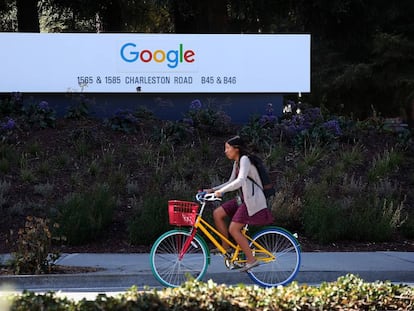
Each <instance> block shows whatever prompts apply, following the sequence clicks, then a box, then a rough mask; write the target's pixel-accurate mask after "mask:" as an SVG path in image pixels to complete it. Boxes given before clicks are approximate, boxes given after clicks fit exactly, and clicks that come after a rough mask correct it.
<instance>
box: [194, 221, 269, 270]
mask: <svg viewBox="0 0 414 311" xmlns="http://www.w3.org/2000/svg"><path fill="white" fill-rule="evenodd" d="M194 228H196V229H200V230H201V232H203V233H204V234H205V236H206V237H207V238H208V239H209V240H210V241H211V242H212V243H213V244H214V246H216V247H217V249H218V250H219V251H220V252H221V253H222V254H223V255H224V254H226V253H227V250H226V249H224V247H223V246H221V243H219V242H218V241H217V239H215V238H214V236H213V235H212V234H211V233H210V232H213V233H214V234H216V235H217V236H218V237H219V238H220V239H221V240H222V241H225V242H226V243H227V244H228V245H229V246H230V247H231V248H232V249H234V253H233V255H232V257H231V258H230V262H231V263H234V262H236V261H237V262H239V263H243V262H246V259H238V257H239V253H240V251H241V248H240V246H239V245H236V244H234V243H233V242H231V241H230V240H229V239H228V238H226V237H225V236H224V235H222V234H221V233H220V232H218V231H217V229H216V228H214V227H213V226H212V225H210V224H209V223H208V222H207V221H205V220H204V219H203V218H202V217H201V215H198V216H197V219H196V221H195V223H194ZM246 232H247V226H244V228H243V230H242V234H243V235H244V236H245V237H246V238H247V240H248V241H250V242H251V243H252V246H254V249H253V252H254V256H255V257H256V259H257V260H259V261H262V262H270V261H273V260H275V258H276V257H275V256H274V255H273V254H272V253H271V252H270V251H269V250H267V249H266V248H264V247H263V246H262V245H260V244H259V243H257V242H256V241H253V239H252V238H251V237H249V236H248V235H247V233H246Z"/></svg>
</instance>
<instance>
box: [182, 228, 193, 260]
mask: <svg viewBox="0 0 414 311" xmlns="http://www.w3.org/2000/svg"><path fill="white" fill-rule="evenodd" d="M196 233H197V229H196V228H194V227H193V228H192V229H191V232H190V235H189V236H188V238H187V239H186V240H185V242H184V245H183V247H182V248H181V251H180V253H179V255H178V260H180V261H181V260H182V259H183V257H184V255H185V253H187V251H188V249H189V248H190V245H191V244H192V242H193V240H194V237H195V235H196Z"/></svg>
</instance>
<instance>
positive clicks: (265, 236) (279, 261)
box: [249, 228, 300, 286]
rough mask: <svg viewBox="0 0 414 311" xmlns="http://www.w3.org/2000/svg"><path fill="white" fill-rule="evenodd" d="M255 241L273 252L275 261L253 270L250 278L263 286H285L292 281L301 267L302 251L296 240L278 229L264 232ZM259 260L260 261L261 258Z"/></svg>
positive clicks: (250, 272)
mask: <svg viewBox="0 0 414 311" xmlns="http://www.w3.org/2000/svg"><path fill="white" fill-rule="evenodd" d="M254 240H255V241H256V242H257V243H258V244H260V245H262V246H263V247H264V248H266V249H267V250H268V251H269V252H271V253H272V254H273V255H274V256H275V259H274V260H272V261H270V262H267V263H263V264H262V265H260V266H258V267H256V268H254V269H252V270H251V271H249V276H250V277H251V278H252V279H253V280H254V281H255V282H257V283H258V284H260V285H263V286H276V285H284V284H287V283H289V282H290V281H292V280H293V278H294V277H295V275H296V273H297V272H298V270H299V265H300V250H299V247H298V246H297V244H296V242H295V240H294V239H293V238H292V237H291V236H290V235H289V234H288V233H286V232H285V231H283V230H279V229H276V228H271V229H267V230H264V231H263V232H261V233H259V234H257V235H256V236H255V238H254ZM257 258H258V259H259V260H260V257H257ZM264 262H266V261H264Z"/></svg>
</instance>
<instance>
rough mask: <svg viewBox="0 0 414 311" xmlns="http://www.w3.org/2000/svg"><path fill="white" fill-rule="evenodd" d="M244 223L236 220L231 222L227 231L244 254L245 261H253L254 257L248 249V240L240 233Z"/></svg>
mask: <svg viewBox="0 0 414 311" xmlns="http://www.w3.org/2000/svg"><path fill="white" fill-rule="evenodd" d="M243 227H244V224H241V223H238V222H233V221H232V222H231V223H230V227H229V232H230V234H231V236H232V237H233V238H234V240H235V241H236V242H237V243H238V244H239V245H240V247H241V249H242V250H243V252H244V254H245V255H246V260H247V263H249V264H250V263H253V262H254V261H255V260H256V259H255V258H254V256H253V253H252V250H251V249H250V246H249V242H248V241H247V239H246V237H245V236H244V235H243V234H242V233H241V230H242V229H243Z"/></svg>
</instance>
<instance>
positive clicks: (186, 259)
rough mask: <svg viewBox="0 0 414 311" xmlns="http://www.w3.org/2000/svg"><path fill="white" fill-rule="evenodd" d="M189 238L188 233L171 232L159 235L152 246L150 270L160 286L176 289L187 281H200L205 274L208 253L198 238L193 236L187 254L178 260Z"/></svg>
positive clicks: (182, 231) (202, 241)
mask: <svg viewBox="0 0 414 311" xmlns="http://www.w3.org/2000/svg"><path fill="white" fill-rule="evenodd" d="M189 237H190V233H189V231H185V230H171V231H168V232H166V233H164V234H163V235H161V236H160V237H159V238H158V239H157V240H156V241H155V243H154V245H153V246H152V249H151V253H150V261H151V269H152V273H153V274H154V276H155V278H156V279H157V280H158V281H159V282H160V283H161V284H163V285H165V286H169V287H178V286H180V285H181V284H182V283H184V282H185V281H187V280H188V279H196V280H201V279H202V278H203V276H204V274H205V273H206V271H207V267H208V256H209V251H208V249H207V246H206V245H205V243H204V240H203V239H202V238H201V237H200V236H198V235H196V236H194V239H193V240H192V242H191V244H190V246H189V248H188V250H187V252H186V253H185V254H184V256H183V257H182V258H181V259H180V258H179V255H180V252H181V249H182V247H183V245H184V243H185V242H186V241H187V239H188V238H189Z"/></svg>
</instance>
